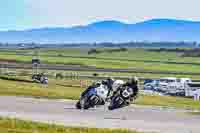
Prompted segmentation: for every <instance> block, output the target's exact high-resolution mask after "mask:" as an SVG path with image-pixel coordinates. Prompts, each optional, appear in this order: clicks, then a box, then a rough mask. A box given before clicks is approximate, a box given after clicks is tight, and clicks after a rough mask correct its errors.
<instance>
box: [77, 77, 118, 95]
mask: <svg viewBox="0 0 200 133" xmlns="http://www.w3.org/2000/svg"><path fill="white" fill-rule="evenodd" d="M113 83H114V79H112V78H107V79H106V80H102V81H98V82H94V83H93V84H92V85H91V86H89V87H88V88H87V89H86V90H85V91H84V92H83V93H82V94H81V96H84V95H85V94H87V93H88V92H89V91H90V89H92V88H94V87H95V88H98V87H99V86H100V85H101V84H103V85H106V86H107V88H108V95H107V96H109V95H110V92H111V90H112V84H113Z"/></svg>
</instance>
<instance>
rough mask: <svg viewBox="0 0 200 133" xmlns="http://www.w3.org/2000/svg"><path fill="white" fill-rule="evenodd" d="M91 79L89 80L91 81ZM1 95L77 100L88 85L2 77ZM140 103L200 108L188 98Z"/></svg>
mask: <svg viewBox="0 0 200 133" xmlns="http://www.w3.org/2000/svg"><path fill="white" fill-rule="evenodd" d="M90 82H91V81H88V83H90ZM0 84H1V86H0V95H3V96H28V97H36V98H50V99H73V100H77V99H78V98H79V96H80V94H81V92H82V91H83V90H84V89H85V88H86V87H81V86H80V81H79V80H55V79H50V83H49V85H48V86H47V85H41V84H37V83H31V82H30V80H27V79H25V81H14V80H5V79H0ZM136 104H138V105H153V106H163V107H175V108H188V109H200V102H197V101H193V100H192V99H187V98H178V97H167V96H165V97H162V96H143V95H140V96H139V98H138V99H137V100H136Z"/></svg>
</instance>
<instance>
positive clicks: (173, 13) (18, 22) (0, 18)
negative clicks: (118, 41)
mask: <svg viewBox="0 0 200 133" xmlns="http://www.w3.org/2000/svg"><path fill="white" fill-rule="evenodd" d="M199 5H200V1H199V0H0V30H23V29H31V28H40V27H71V26H75V25H86V24H89V23H92V22H96V21H101V20H119V21H122V22H127V23H136V22H140V21H145V20H148V19H153V18H171V19H184V20H193V21H200V14H199V12H200V8H199Z"/></svg>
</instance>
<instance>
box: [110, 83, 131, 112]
mask: <svg viewBox="0 0 200 133" xmlns="http://www.w3.org/2000/svg"><path fill="white" fill-rule="evenodd" d="M132 94H133V89H132V88H130V87H122V88H121V89H119V90H118V91H117V92H116V93H115V94H114V95H113V96H112V98H111V102H110V105H109V106H108V109H109V110H114V109H118V108H122V107H125V106H128V105H129V104H130V102H128V100H129V101H130V96H131V95H132Z"/></svg>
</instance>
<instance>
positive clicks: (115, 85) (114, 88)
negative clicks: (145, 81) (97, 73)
mask: <svg viewBox="0 0 200 133" xmlns="http://www.w3.org/2000/svg"><path fill="white" fill-rule="evenodd" d="M124 83H125V82H124V81H123V80H115V82H114V83H113V85H112V89H113V91H116V90H117V89H118V88H119V87H121V86H122V85H123V84H124Z"/></svg>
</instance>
